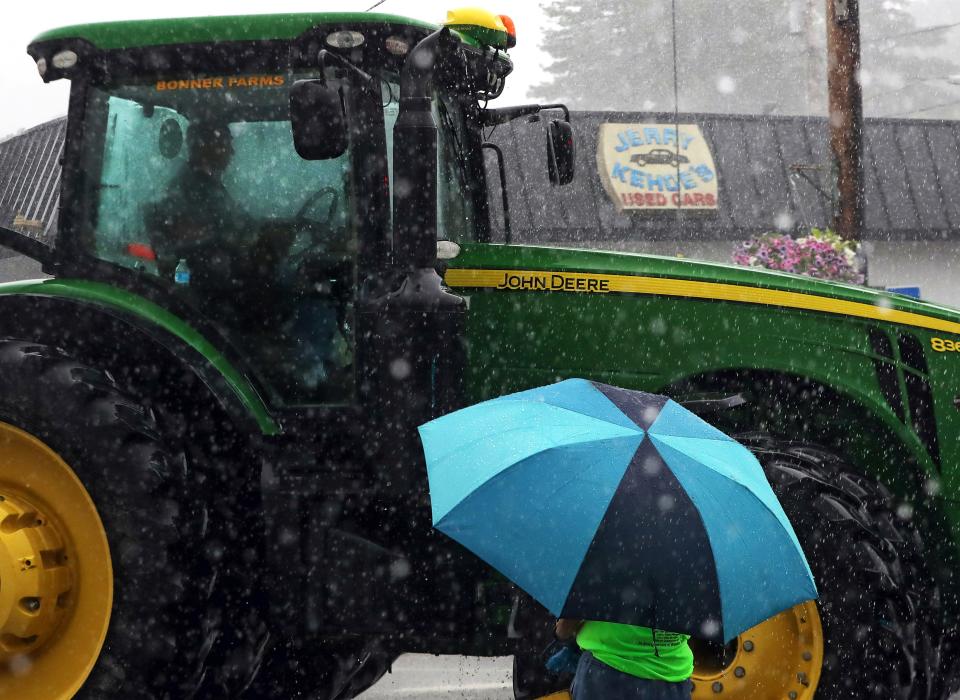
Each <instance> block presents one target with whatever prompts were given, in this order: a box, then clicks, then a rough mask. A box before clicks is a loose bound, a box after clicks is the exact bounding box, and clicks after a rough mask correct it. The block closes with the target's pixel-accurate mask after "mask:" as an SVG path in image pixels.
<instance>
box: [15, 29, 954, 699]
mask: <svg viewBox="0 0 960 700" xmlns="http://www.w3.org/2000/svg"><path fill="white" fill-rule="evenodd" d="M512 43H513V37H512V23H510V22H509V20H506V19H504V18H498V17H495V16H493V15H490V14H489V13H484V12H480V11H460V12H457V13H452V14H451V17H450V19H449V21H448V22H447V24H446V25H444V26H442V27H439V26H434V25H429V24H424V23H420V22H416V21H411V20H408V19H403V18H400V17H394V16H389V15H382V14H370V13H366V14H364V13H339V14H338V13H330V14H302V15H264V16H249V17H229V18H204V19H180V20H162V21H141V22H124V23H109V24H95V25H86V26H77V27H70V28H66V29H59V30H56V31H52V32H48V33H46V34H43V35H41V36H39V37H38V38H37V39H36V40H35V41H34V42H33V43H32V44H31V45H30V48H29V52H30V55H31V56H32V57H33V58H34V60H35V61H36V63H37V68H38V70H39V72H40V74H41V76H42V77H43V79H44V80H45V81H52V80H59V79H69V80H70V81H71V83H72V91H71V97H70V107H69V120H68V127H67V136H66V146H65V151H64V155H63V160H62V185H61V207H60V212H59V219H58V224H57V226H58V228H57V235H56V241H55V246H53V247H44V246H42V245H40V244H38V243H37V241H35V240H32V239H30V238H27V237H24V236H20V235H17V234H15V233H14V232H13V231H7V230H4V231H2V243H3V245H5V246H8V247H11V248H13V249H15V250H18V251H20V252H22V253H24V254H27V255H29V256H31V257H34V258H36V259H38V260H40V261H41V262H42V263H43V268H44V271H45V272H46V273H48V274H49V275H50V278H49V279H44V280H40V281H27V282H13V283H8V284H5V285H2V286H0V695H2V696H3V697H18V698H26V699H28V700H66V699H67V698H71V697H80V698H97V699H99V698H114V697H117V698H132V697H138V698H139V697H149V698H205V699H208V698H240V697H252V698H269V697H276V698H296V697H316V698H324V699H328V700H329V699H332V698H350V697H354V696H355V695H357V694H358V693H360V692H362V691H363V690H364V689H365V688H367V687H369V686H370V685H372V684H373V683H375V682H376V680H377V679H378V678H379V677H380V676H382V675H383V673H385V672H386V670H387V669H388V668H389V667H390V664H391V663H392V662H393V660H394V659H395V658H396V657H397V656H398V655H399V654H401V653H404V652H429V653H453V654H478V655H514V658H515V674H514V686H515V695H516V697H518V698H532V697H538V696H544V695H548V694H552V693H554V692H560V691H562V689H563V684H564V680H565V679H563V678H557V677H551V676H549V675H548V674H546V672H545V671H544V670H543V665H542V659H541V658H540V656H539V653H540V651H541V649H542V645H543V643H544V640H543V637H544V631H545V630H548V628H549V624H550V620H549V619H548V618H547V616H546V613H545V611H543V610H542V609H541V608H539V607H538V606H537V605H536V604H535V603H533V602H532V601H530V600H528V599H526V598H525V597H524V596H523V595H522V594H520V593H519V592H517V591H515V590H514V589H513V588H512V587H511V586H510V585H509V584H508V583H507V582H505V581H504V580H502V579H501V578H500V577H498V575H497V574H496V573H495V572H492V571H490V570H489V569H488V568H487V567H485V566H484V565H482V564H481V563H480V562H479V561H477V560H476V559H475V558H473V557H472V556H471V555H469V554H467V553H466V552H464V551H463V550H462V549H460V548H459V547H458V546H456V545H455V544H454V543H452V542H451V541H449V540H447V539H446V538H444V537H443V536H441V535H439V534H436V533H434V532H433V531H432V530H431V527H430V517H429V500H428V494H427V489H426V479H425V470H424V467H423V462H422V460H423V457H422V453H421V450H420V447H419V443H418V438H417V431H416V427H417V426H418V425H419V424H421V423H423V422H425V421H427V420H429V419H430V418H433V417H435V416H437V415H440V414H443V413H445V412H448V411H450V410H453V409H455V408H457V407H460V406H463V405H466V404H469V403H472V402H476V401H480V400H482V399H486V398H490V397H493V396H497V395H500V394H503V393H505V392H510V391H514V390H519V389H523V388H526V387H530V386H534V385H539V384H544V383H549V382H553V381H556V380H558V379H561V378H566V377H572V376H581V377H587V378H590V379H593V380H599V381H603V382H607V383H611V384H617V385H621V386H624V387H630V388H637V389H645V390H652V391H658V392H663V393H667V394H669V395H671V396H673V397H675V398H676V399H677V400H679V401H682V402H684V403H685V404H686V405H687V406H688V407H690V408H691V409H693V410H696V411H698V412H699V413H701V414H702V415H704V416H705V417H706V418H707V419H708V420H710V421H711V422H713V423H715V424H716V425H718V426H719V427H721V428H722V429H724V430H726V431H728V432H730V433H733V434H736V435H738V436H740V438H741V439H742V440H743V441H744V442H745V443H746V444H747V445H749V446H750V447H751V449H752V450H753V451H754V452H755V453H756V455H757V457H758V458H759V459H760V461H761V463H762V464H763V465H764V468H765V469H766V471H767V474H768V476H769V478H770V481H771V483H772V484H773V486H774V488H775V489H776V491H777V493H778V494H779V496H780V498H781V500H782V502H783V504H784V507H785V509H786V510H787V512H788V514H789V515H790V517H791V519H792V520H793V523H794V526H795V528H796V531H797V533H798V536H799V537H800V540H801V542H802V543H803V545H804V547H805V550H806V554H807V556H808V559H809V560H810V562H811V565H812V568H813V571H814V573H815V575H816V577H817V582H818V586H819V590H820V594H821V597H820V599H819V601H817V602H816V603H808V604H805V605H802V606H798V607H797V608H795V609H793V610H791V611H788V612H785V613H783V614H781V615H779V616H777V617H775V618H773V619H771V620H769V621H767V622H765V623H763V624H761V625H759V626H758V627H756V628H754V629H752V630H750V631H749V632H746V633H744V634H743V635H741V636H740V637H739V638H738V639H737V640H734V642H732V643H731V644H729V645H727V646H725V647H718V646H710V645H705V644H700V645H698V646H696V649H695V653H696V659H697V661H696V672H695V677H694V681H695V686H696V689H695V697H698V698H707V697H731V698H738V699H742V698H750V699H766V698H791V699H798V698H799V699H803V700H809V698H812V697H813V696H814V693H816V697H817V698H828V699H833V698H866V697H876V698H885V699H889V698H902V699H907V698H912V699H917V698H933V697H943V696H945V695H946V694H947V693H948V692H950V690H951V689H950V688H949V687H948V682H947V680H946V679H947V678H948V676H949V671H950V668H951V666H950V664H951V661H952V659H953V658H954V656H955V654H956V646H952V645H955V643H956V642H955V638H956V636H957V619H958V615H957V613H958V602H957V591H958V586H957V581H956V577H955V576H954V571H955V568H956V561H957V545H958V536H960V500H958V499H960V440H958V436H960V410H958V409H960V312H955V311H951V310H948V309H944V308H939V307H936V306H932V305H929V304H924V303H920V302H918V301H913V300H910V299H907V298H905V297H899V296H896V295H889V294H885V293H880V292H875V291H871V290H869V289H864V288H857V287H852V286H844V285H839V284H829V283H824V282H818V281H813V280H810V279H805V278H799V277H795V276H791V275H787V274H779V273H772V272H761V271H755V270H748V269H743V268H736V267H732V266H724V265H711V264H704V263H696V262H690V261H686V260H675V259H667V258H656V257H651V256H639V255H628V254H615V253H604V252H590V251H579V250H561V249H550V248H542V247H541V248H538V247H529V246H520V245H510V244H505V243H500V242H496V241H494V240H492V238H493V234H492V231H493V230H494V227H493V226H491V221H490V219H491V215H490V209H489V208H488V199H489V193H488V185H487V182H486V178H485V171H484V153H485V149H487V148H489V144H487V143H486V140H485V134H486V133H488V131H489V130H490V129H492V128H493V127H494V126H495V125H497V124H503V123H506V122H507V121H510V120H512V119H516V118H520V117H528V118H532V117H534V116H535V117H536V118H537V120H536V121H534V122H533V123H530V124H528V125H527V127H525V128H530V129H542V130H544V132H545V139H544V140H545V143H546V147H545V153H544V157H545V161H546V162H547V166H548V169H549V172H550V177H551V181H552V182H553V183H555V184H556V185H558V186H562V185H563V184H564V183H567V182H569V181H570V180H571V178H572V177H573V176H574V170H573V168H574V166H573V163H574V149H573V141H572V137H571V129H570V125H569V115H568V113H567V112H566V110H565V109H564V108H563V107H562V106H558V105H544V106H537V105H531V106H524V107H514V108H504V109H493V108H490V107H488V105H487V103H488V101H489V100H492V99H494V98H496V97H497V96H498V95H499V94H500V93H501V91H502V89H503V85H504V80H505V79H506V77H507V76H508V74H509V73H510V72H511V69H512V64H511V62H510V59H509V58H508V56H507V53H506V50H507V49H508V48H509V47H510V46H511V45H512ZM721 204H722V203H721ZM951 650H953V651H952V652H951Z"/></svg>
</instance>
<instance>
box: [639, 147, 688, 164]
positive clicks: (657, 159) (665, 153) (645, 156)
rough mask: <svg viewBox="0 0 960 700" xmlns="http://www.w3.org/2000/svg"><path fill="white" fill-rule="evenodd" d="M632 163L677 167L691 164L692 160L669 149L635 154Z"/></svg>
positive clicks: (656, 149)
mask: <svg viewBox="0 0 960 700" xmlns="http://www.w3.org/2000/svg"><path fill="white" fill-rule="evenodd" d="M630 162H631V163H636V164H637V165H672V166H677V165H679V164H680V163H689V162H690V159H689V158H687V157H686V156H685V155H683V154H680V153H676V152H675V151H671V150H670V149H668V148H654V149H653V150H652V151H647V152H646V153H634V154H633V155H632V156H631V157H630Z"/></svg>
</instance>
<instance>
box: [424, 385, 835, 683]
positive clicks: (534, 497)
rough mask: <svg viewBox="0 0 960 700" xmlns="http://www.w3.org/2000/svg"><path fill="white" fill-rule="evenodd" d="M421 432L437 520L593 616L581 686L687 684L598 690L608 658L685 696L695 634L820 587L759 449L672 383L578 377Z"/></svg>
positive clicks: (551, 598)
mask: <svg viewBox="0 0 960 700" xmlns="http://www.w3.org/2000/svg"><path fill="white" fill-rule="evenodd" d="M420 437H421V440H422V442H423V447H424V456H425V458H426V466H427V476H428V479H429V482H430V501H431V509H432V513H433V525H434V527H436V528H437V529H439V530H440V531H441V532H443V533H445V534H447V535H448V536H450V537H451V538H453V539H454V540H456V541H457V542H459V543H460V544H462V545H463V546H465V547H466V548H467V549H469V550H470V551H472V552H473V553H474V554H476V555H477V556H479V557H480V558H481V559H483V560H484V561H486V562H487V563H488V564H490V565H491V566H493V567H494V568H495V569H497V570H498V571H500V572H501V573H502V574H504V575H505V576H506V577H507V578H509V579H510V580H512V581H513V582H514V583H515V584H517V585H518V586H519V587H520V588H521V589H523V590H524V591H526V592H527V593H528V594H530V595H531V596H532V597H533V598H534V599H536V600H537V601H539V602H540V603H541V604H542V605H543V606H544V607H545V608H546V609H547V610H549V611H550V612H551V613H552V614H553V615H555V616H556V617H558V618H563V619H565V620H587V621H588V622H586V623H584V624H583V627H582V629H579V630H578V631H577V639H578V641H579V642H580V643H581V645H582V646H583V647H584V648H585V649H586V650H587V651H588V652H589V653H588V654H584V656H585V657H586V660H584V661H583V662H582V664H583V666H582V667H581V669H579V672H578V673H577V679H576V684H575V686H574V689H575V692H576V693H577V695H575V697H576V699H577V700H593V699H594V698H604V699H605V700H606V699H607V698H609V699H610V700H613V699H614V698H620V697H626V698H629V697H639V698H644V697H674V696H670V695H666V696H663V695H650V694H649V693H647V694H646V695H645V694H642V693H641V694H637V693H635V692H634V691H629V690H628V691H626V694H620V693H618V692H615V691H610V690H609V689H605V688H604V687H603V685H602V684H601V686H600V688H598V689H597V690H592V684H593V680H592V679H594V678H596V677H598V674H599V673H607V671H606V670H605V669H604V667H608V668H610V669H612V670H615V671H617V673H619V674H620V676H616V675H614V676H611V678H613V679H614V680H611V681H610V683H617V682H620V683H622V682H625V681H624V679H626V681H630V682H632V683H636V681H632V680H631V679H630V677H631V676H633V677H634V678H639V677H640V676H637V675H634V672H643V673H644V674H645V675H646V676H647V680H656V679H659V678H664V677H666V678H670V679H671V680H668V681H661V682H666V683H672V684H674V685H673V686H667V687H668V688H670V687H674V688H679V690H674V692H680V693H681V695H680V696H677V697H682V693H683V692H688V691H689V685H688V684H686V681H687V679H688V678H689V675H690V670H691V669H690V668H689V666H690V664H691V660H692V659H691V657H692V654H690V651H689V647H687V646H686V642H687V639H686V636H687V635H690V636H694V637H697V638H699V639H702V640H705V641H708V642H714V643H721V644H724V643H726V642H729V641H730V640H731V639H733V638H735V637H736V636H737V635H739V634H740V633H742V632H744V631H745V630H747V629H750V628H752V627H754V626H756V625H758V624H760V623H761V622H763V621H764V620H766V619H768V618H770V617H772V616H774V615H776V614H777V613H779V612H781V611H784V610H787V609H789V608H791V607H793V606H794V605H797V604H799V603H802V602H804V601H809V600H814V599H816V597H817V589H816V585H815V583H814V580H813V575H812V573H811V572H810V567H809V565H808V564H807V561H806V558H805V556H804V554H803V551H802V549H801V547H800V543H799V541H798V540H797V536H796V533H794V531H793V527H792V526H791V524H790V522H789V520H788V519H787V516H786V514H785V513H784V511H783V508H782V506H781V505H780V503H779V501H778V500H777V497H776V496H775V495H774V493H773V489H772V488H771V487H770V484H769V482H768V481H767V479H766V477H765V475H764V473H763V469H762V467H761V466H760V464H759V462H757V460H756V458H755V457H754V456H753V455H752V454H751V453H750V452H749V450H747V449H746V448H745V447H744V446H743V445H741V444H740V443H738V442H737V441H736V440H734V439H733V438H731V437H730V436H728V435H725V434H724V433H723V432H721V431H720V430H717V429H716V428H715V427H713V426H711V425H709V424H708V423H706V422H705V421H703V420H702V419H701V418H699V417H698V416H696V415H694V414H693V413H691V412H690V411H688V410H686V409H685V408H683V407H682V406H680V405H679V404H677V403H676V402H674V401H672V400H671V399H669V398H668V397H666V396H658V395H655V394H649V393H646V392H643V391H633V390H628V389H622V388H619V387H615V386H610V385H607V384H601V383H599V382H592V381H588V380H584V379H569V380H566V381H562V382H559V383H557V384H552V385H549V386H544V387H538V388H535V389H529V390H527V391H522V392H518V393H516V394H510V395H508V396H502V397H499V398H497V399H493V400H490V401H485V402H483V403H480V404H476V405H474V406H469V407H467V408H465V409H461V410H459V411H456V412H454V413H451V414H448V415H445V416H441V417H440V418H437V419H434V420H432V421H430V422H429V423H426V424H424V425H422V426H420ZM568 625H572V628H573V629H576V623H575V622H573V623H566V622H565V623H563V625H561V627H562V628H563V630H562V631H567V632H569V633H571V634H572V629H571V630H567V629H566V628H567V626H568ZM665 630H669V632H666V631H665ZM645 644H649V646H645ZM685 647H686V649H685ZM638 650H642V651H638ZM650 651H652V655H651V654H650V653H649V652H650ZM665 653H666V655H665ZM674 655H676V656H674ZM684 657H685V658H684ZM596 660H599V662H600V663H601V664H603V665H602V666H594V665H593V662H594V661H596ZM638 660H640V664H639V665H638V664H637V663H636V662H637V661H638ZM674 662H676V665H674ZM663 664H666V666H664V665H663ZM658 665H659V666H658ZM618 666H619V667H620V669H625V670H620V669H618ZM657 674H660V675H657ZM607 675H609V674H607ZM651 675H652V676H653V677H652V678H651V677H649V676H651ZM621 676H623V677H621ZM648 685H649V684H648Z"/></svg>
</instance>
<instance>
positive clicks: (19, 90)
mask: <svg viewBox="0 0 960 700" xmlns="http://www.w3.org/2000/svg"><path fill="white" fill-rule="evenodd" d="M0 1H2V2H3V9H2V12H3V24H2V25H0V69H2V70H0V95H3V98H2V99H0V139H2V138H3V137H4V136H7V135H10V134H12V133H14V132H16V131H17V130H19V129H24V128H29V127H31V126H34V125H36V124H39V123H40V122H43V121H46V120H48V119H52V118H53V117H58V116H61V115H63V114H65V113H66V110H67V89H68V84H67V81H64V80H61V81H58V82H54V83H50V84H48V85H44V83H43V81H41V80H40V77H39V76H38V75H37V69H36V66H35V65H34V63H33V60H32V59H31V58H30V57H29V56H28V55H27V53H26V47H27V44H29V43H30V41H31V39H33V38H34V37H35V36H36V35H38V34H40V33H41V32H43V31H46V30H48V29H53V28H55V27H62V26H66V25H71V24H83V23H87V22H108V21H112V20H121V19H148V18H157V17H193V16H197V15H231V14H262V13H263V11H264V8H265V7H269V11H270V12H272V13H273V12H323V11H334V10H335V11H363V10H366V9H367V8H368V7H370V6H371V5H372V4H373V3H374V2H375V1H376V0H361V1H359V2H358V0H277V1H276V2H269V3H266V2H263V0H164V2H163V3H143V4H140V3H137V4H133V3H126V4H124V5H122V6H121V5H120V4H119V3H116V2H104V1H103V0H88V1H87V2H77V1H76V0H44V1H43V2H24V1H23V0H0ZM471 4H473V5H478V6H484V7H488V8H489V9H491V10H493V11H495V12H503V13H506V14H509V15H510V16H511V17H512V18H513V20H514V22H515V23H516V25H517V36H518V45H517V47H516V48H514V49H513V50H511V51H510V55H511V57H512V58H513V60H514V63H515V64H516V70H515V72H514V74H513V76H512V80H508V81H507V90H506V91H505V92H504V94H503V96H502V97H501V98H500V100H499V101H498V102H499V103H500V104H508V103H510V104H513V103H520V102H524V101H526V89H527V86H528V85H529V84H531V83H536V82H538V80H539V76H538V73H539V71H540V68H541V65H542V63H543V62H544V61H545V60H549V59H548V58H547V57H546V56H545V55H544V54H543V53H542V52H541V51H540V50H539V48H538V46H537V45H538V42H539V37H540V30H539V27H540V26H542V24H543V22H544V21H545V20H544V14H543V12H542V10H541V8H540V2H538V0H519V1H517V0H514V2H505V0H496V1H495V2H486V3H483V2H476V1H474V2H471V1H469V0H467V1H464V0H452V1H451V0H446V1H444V2H439V1H438V0H386V2H384V3H383V4H382V5H381V6H380V7H378V8H377V9H376V11H377V12H388V13H391V14H398V15H404V16H408V17H414V18H416V19H422V20H427V21H431V22H437V23H440V22H442V21H443V20H444V19H445V18H446V12H447V10H448V9H450V8H455V7H463V6H465V5H471Z"/></svg>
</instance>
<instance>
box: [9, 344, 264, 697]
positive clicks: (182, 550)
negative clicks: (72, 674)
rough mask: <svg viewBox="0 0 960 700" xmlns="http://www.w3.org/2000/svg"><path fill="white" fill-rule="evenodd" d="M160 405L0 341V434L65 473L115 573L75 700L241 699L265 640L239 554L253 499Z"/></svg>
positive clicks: (43, 353) (245, 554)
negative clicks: (16, 434)
mask: <svg viewBox="0 0 960 700" xmlns="http://www.w3.org/2000/svg"><path fill="white" fill-rule="evenodd" d="M163 405H164V402H162V401H153V400H151V399H150V398H145V397H141V396H136V397H135V396H133V395H132V394H131V393H129V391H127V390H125V388H123V387H121V386H120V384H119V383H118V381H117V380H116V379H115V378H114V376H113V375H112V374H111V373H110V372H109V371H106V370H103V369H101V368H97V367H93V366H90V365H89V364H85V363H83V362H80V361H78V360H76V359H74V358H73V357H72V356H71V355H69V354H68V353H66V352H64V351H63V350H61V349H57V348H55V347H52V346H49V345H43V344H39V343H34V342H30V341H26V340H17V339H4V340H0V421H4V422H6V423H9V424H12V425H14V426H16V427H18V428H20V429H21V430H24V431H26V432H28V433H30V434H32V435H34V436H36V437H37V438H39V439H40V440H42V441H43V442H44V443H46V445H48V446H49V447H50V448H52V449H53V450H54V451H55V452H57V454H59V455H60V456H61V457H62V458H63V459H64V460H65V461H66V462H67V464H69V465H70V466H71V467H72V469H73V470H74V472H75V473H76V474H77V476H78V477H79V478H80V480H81V482H82V483H83V485H84V486H85V488H86V489H87V491H88V492H89V494H90V495H91V497H92V499H93V501H94V503H95V505H96V507H97V509H98V511H99V513H100V517H101V519H102V521H103V525H104V528H105V530H106V533H107V539H108V542H109V546H110V552H111V556H112V559H113V568H114V603H113V610H112V616H111V620H110V627H109V631H108V633H107V639H106V642H105V644H104V648H103V651H102V653H101V655H100V657H99V659H98V661H97V664H96V666H95V668H94V669H93V671H92V673H91V675H90V676H89V678H88V680H87V682H86V683H85V685H84V687H83V689H82V690H81V691H80V693H79V694H78V696H77V697H78V698H84V699H86V700H104V699H106V698H124V699H125V700H126V699H130V698H150V699H154V698H156V699H160V698H162V699H170V700H182V699H188V698H203V699H204V700H207V699H215V698H238V697H242V695H243V693H244V691H245V690H246V689H247V687H248V686H249V684H250V682H251V679H252V678H253V676H254V675H255V674H256V672H257V669H258V667H259V665H260V660H261V658H262V653H263V649H264V647H265V644H266V642H267V639H268V636H267V634H266V632H265V629H266V628H265V625H264V624H263V620H262V619H261V614H260V610H261V609H262V606H261V601H259V600H257V599H255V598H252V597H251V595H252V594H251V592H252V591H253V590H254V587H253V586H252V585H251V584H250V582H251V581H255V580H256V575H255V566H253V564H254V562H251V561H250V559H251V558H252V557H254V556H256V553H255V552H256V549H255V547H256V546H257V545H256V544H255V543H254V542H253V541H250V542H244V541H243V540H242V538H243V536H255V534H256V529H257V522H256V521H257V518H258V517H259V510H258V504H257V503H256V502H255V490H254V489H253V488H250V487H248V486H245V485H244V484H245V483H246V482H245V481H244V480H243V479H236V477H237V474H236V473H235V472H236V471H237V468H236V466H233V467H232V469H233V472H231V471H229V469H228V464H227V462H228V460H226V459H225V458H224V456H225V454H226V453H225V452H223V451H221V454H220V456H217V455H216V454H214V453H215V450H210V449H207V448H208V447H209V445H198V444H193V443H194V442H195V441H196V439H197V437H196V436H190V435H189V434H188V432H187V431H185V430H184V428H183V426H184V425H185V424H186V423H187V422H188V421H189V418H188V417H186V416H184V415H178V414H176V412H175V411H169V410H168V411H166V412H165V411H164V409H163V408H162V406H163ZM167 405H169V404H167ZM225 470H226V471H225ZM245 499H253V500H248V501H247V502H244V500H245ZM241 533H243V534H241ZM241 569H242V570H243V573H244V574H245V575H244V576H242V577H241V576H239V573H240V570H241ZM238 580H245V581H246V583H244V584H243V585H242V586H239V587H238V586H235V585H234V583H235V582H236V581H238Z"/></svg>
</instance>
